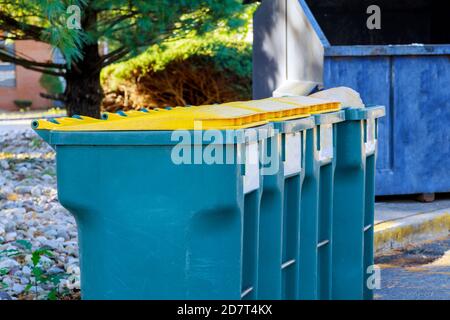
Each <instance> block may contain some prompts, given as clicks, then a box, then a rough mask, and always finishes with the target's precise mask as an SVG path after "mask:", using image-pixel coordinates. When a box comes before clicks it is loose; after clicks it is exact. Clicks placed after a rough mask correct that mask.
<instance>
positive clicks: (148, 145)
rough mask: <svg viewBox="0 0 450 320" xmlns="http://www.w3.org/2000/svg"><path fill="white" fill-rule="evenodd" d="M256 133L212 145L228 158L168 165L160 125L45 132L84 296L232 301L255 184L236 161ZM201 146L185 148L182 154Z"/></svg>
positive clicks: (244, 264)
mask: <svg viewBox="0 0 450 320" xmlns="http://www.w3.org/2000/svg"><path fill="white" fill-rule="evenodd" d="M249 130H251V129H249ZM191 133H192V134H194V133H193V131H191ZM257 139H258V138H257V136H255V135H253V136H250V138H249V140H247V141H234V142H231V143H228V144H225V145H218V147H219V148H220V147H224V148H223V151H224V152H225V153H227V154H234V161H232V164H217V165H215V164H211V165H205V164H177V163H176V161H175V162H174V161H173V153H174V146H175V142H173V140H172V139H171V132H168V131H159V132H139V131H137V132H114V133H113V132H95V133H93V132H89V133H83V132H70V133H64V134H61V133H58V132H54V133H52V137H51V141H52V143H53V144H54V145H55V146H56V153H57V176H58V194H59V200H60V202H61V204H62V205H63V206H64V207H65V208H67V209H68V210H69V211H70V212H71V213H72V214H73V215H74V216H75V218H76V221H77V225H78V229H79V241H80V258H81V260H80V263H81V275H82V278H81V282H82V296H83V299H240V298H241V295H242V290H243V287H244V284H243V281H246V280H249V279H245V272H244V273H243V272H242V270H243V269H244V270H245V269H246V268H249V266H248V264H249V263H250V262H248V261H246V260H244V261H243V256H244V255H243V250H242V249H243V248H242V242H243V241H244V246H249V245H250V243H249V241H251V240H249V239H250V238H251V236H249V235H248V231H246V230H247V229H248V228H245V227H244V228H243V220H244V216H245V217H250V216H253V217H256V216H257V215H258V208H257V206H255V205H254V204H253V205H252V204H251V200H250V199H249V198H248V197H247V198H246V195H249V194H251V193H252V192H253V193H255V191H256V193H257V190H258V188H259V185H260V181H259V178H258V175H259V169H258V167H256V169H255V167H254V166H253V164H250V163H249V162H248V161H247V162H245V161H244V163H245V164H244V165H240V164H238V162H239V161H238V160H239V159H238V158H239V157H249V156H250V153H254V152H256V153H257V152H258V140H257ZM255 146H256V148H255ZM178 147H183V145H178ZM185 147H187V148H189V147H191V145H190V144H186V145H185ZM209 147H211V146H209ZM206 148H208V146H204V145H203V146H202V145H198V144H194V145H193V146H192V150H191V151H190V152H192V154H191V156H193V157H195V154H196V153H197V154H203V152H207V151H206V150H205V149H206ZM252 157H254V155H252ZM256 158H258V155H257V154H256ZM194 160H195V159H194ZM256 166H258V164H256ZM250 197H251V196H250ZM245 222H246V221H244V225H245ZM243 229H244V234H243V233H242V230H243ZM247 253H248V252H247ZM245 256H246V257H248V255H245ZM255 258H256V257H255ZM243 277H244V279H243ZM251 281H252V280H250V282H251Z"/></svg>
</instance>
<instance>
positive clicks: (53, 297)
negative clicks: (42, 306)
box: [47, 288, 58, 300]
mask: <svg viewBox="0 0 450 320" xmlns="http://www.w3.org/2000/svg"><path fill="white" fill-rule="evenodd" d="M47 298H48V300H57V299H58V295H57V291H56V289H55V288H53V289H52V290H50V292H49V293H48V295H47Z"/></svg>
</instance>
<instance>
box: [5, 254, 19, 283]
mask: <svg viewBox="0 0 450 320" xmlns="http://www.w3.org/2000/svg"><path fill="white" fill-rule="evenodd" d="M19 265H20V264H19V263H18V262H17V261H16V260H14V259H11V258H2V259H1V260H0V269H8V270H9V269H12V268H14V267H18V266H19ZM3 282H5V281H4V280H3Z"/></svg>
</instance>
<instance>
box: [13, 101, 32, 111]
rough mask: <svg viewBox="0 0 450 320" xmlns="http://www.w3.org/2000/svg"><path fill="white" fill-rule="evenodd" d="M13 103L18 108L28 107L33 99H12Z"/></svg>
mask: <svg viewBox="0 0 450 320" xmlns="http://www.w3.org/2000/svg"><path fill="white" fill-rule="evenodd" d="M14 104H15V105H16V106H17V107H18V108H19V109H28V108H30V107H31V105H32V104H33V101H31V100H14Z"/></svg>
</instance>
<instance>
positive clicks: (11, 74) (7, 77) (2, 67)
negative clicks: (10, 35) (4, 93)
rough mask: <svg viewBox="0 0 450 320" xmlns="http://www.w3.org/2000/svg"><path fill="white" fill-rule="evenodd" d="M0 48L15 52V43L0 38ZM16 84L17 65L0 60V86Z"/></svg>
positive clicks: (13, 85)
mask: <svg viewBox="0 0 450 320" xmlns="http://www.w3.org/2000/svg"><path fill="white" fill-rule="evenodd" d="M0 48H2V49H6V50H7V51H9V52H11V53H14V43H11V42H5V41H4V40H0ZM15 86H16V65H15V64H13V63H9V62H4V61H2V60H0V87H15Z"/></svg>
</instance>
